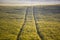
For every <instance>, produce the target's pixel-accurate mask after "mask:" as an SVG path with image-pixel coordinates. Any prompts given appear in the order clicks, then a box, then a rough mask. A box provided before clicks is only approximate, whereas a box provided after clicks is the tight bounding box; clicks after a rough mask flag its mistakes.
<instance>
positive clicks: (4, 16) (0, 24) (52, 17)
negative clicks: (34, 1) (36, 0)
mask: <svg viewBox="0 0 60 40" xmlns="http://www.w3.org/2000/svg"><path fill="white" fill-rule="evenodd" d="M0 40H60V6H58V5H54V6H28V7H27V6H23V7H20V6H0Z"/></svg>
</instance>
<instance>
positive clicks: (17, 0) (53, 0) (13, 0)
mask: <svg viewBox="0 0 60 40" xmlns="http://www.w3.org/2000/svg"><path fill="white" fill-rule="evenodd" d="M38 3H39V4H60V0H0V4H38Z"/></svg>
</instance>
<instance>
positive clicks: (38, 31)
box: [33, 7, 44, 40]
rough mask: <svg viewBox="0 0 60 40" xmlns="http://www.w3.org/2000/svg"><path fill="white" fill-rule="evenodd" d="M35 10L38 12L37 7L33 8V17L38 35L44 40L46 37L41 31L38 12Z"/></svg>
mask: <svg viewBox="0 0 60 40" xmlns="http://www.w3.org/2000/svg"><path fill="white" fill-rule="evenodd" d="M35 10H36V9H35V7H33V16H34V20H35V25H36V30H37V34H38V35H39V37H40V39H41V40H44V36H43V35H42V33H41V31H40V30H39V26H38V24H37V20H36V15H35V13H36V11H35Z"/></svg>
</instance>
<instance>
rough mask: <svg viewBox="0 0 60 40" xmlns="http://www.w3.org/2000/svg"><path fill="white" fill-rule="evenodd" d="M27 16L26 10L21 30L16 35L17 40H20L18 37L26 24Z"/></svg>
mask: <svg viewBox="0 0 60 40" xmlns="http://www.w3.org/2000/svg"><path fill="white" fill-rule="evenodd" d="M27 15H28V8H27V9H26V14H25V19H24V23H23V24H22V28H21V29H20V31H19V33H18V35H17V40H20V38H19V37H20V35H21V32H22V30H23V28H24V25H25V23H26V18H27Z"/></svg>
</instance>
